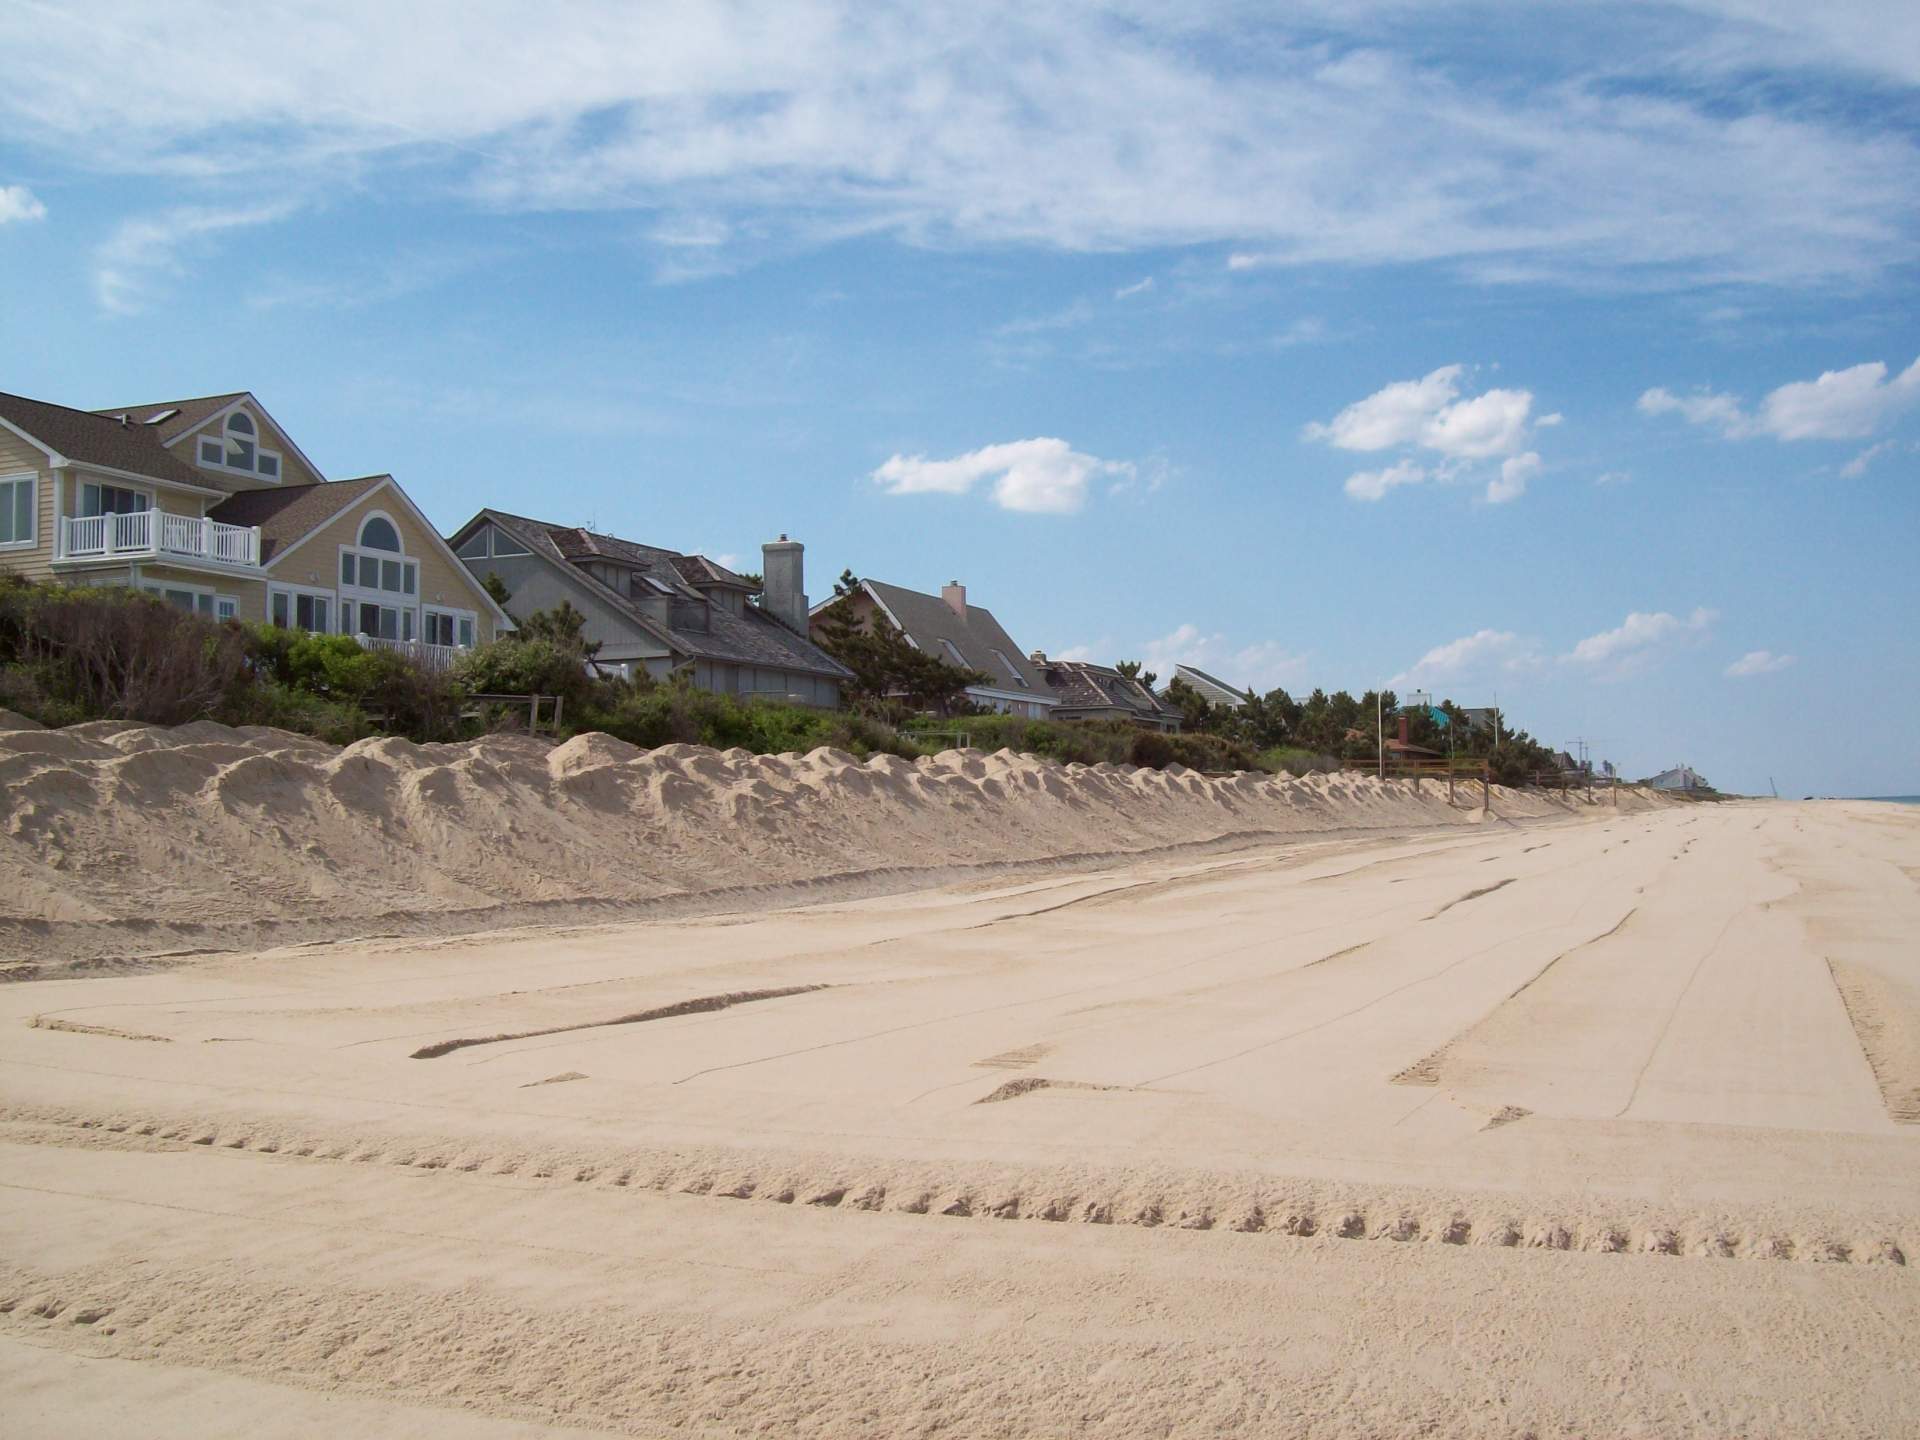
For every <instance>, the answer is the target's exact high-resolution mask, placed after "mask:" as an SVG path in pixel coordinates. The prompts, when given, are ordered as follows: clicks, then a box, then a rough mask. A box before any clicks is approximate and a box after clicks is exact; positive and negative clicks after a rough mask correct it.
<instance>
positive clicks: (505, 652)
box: [453, 636, 606, 717]
mask: <svg viewBox="0 0 1920 1440" xmlns="http://www.w3.org/2000/svg"><path fill="white" fill-rule="evenodd" d="M453 673H454V677H455V678H456V679H457V680H458V681H459V683H460V685H461V687H462V688H463V689H464V690H466V692H467V693H468V694H470V695H557V696H559V697H560V699H561V701H562V714H563V717H564V713H565V711H567V710H578V709H582V708H584V707H586V706H587V705H589V704H591V703H593V702H594V701H595V700H596V699H600V698H601V697H600V696H599V694H598V692H599V691H600V689H601V687H602V685H603V684H605V683H606V682H603V681H601V680H598V679H596V678H595V677H594V676H592V675H590V674H588V673H587V665H586V657H585V656H584V655H583V654H582V653H581V651H580V650H579V649H578V648H577V647H575V646H572V645H568V644H565V643H563V642H561V641H558V640H552V639H544V638H540V637H537V636H536V637H534V638H530V639H524V640H523V639H516V638H514V637H513V636H507V637H504V638H502V639H499V640H495V641H494V642H493V643H492V644H490V645H480V646H477V647H475V648H474V649H472V650H470V651H468V652H467V653H466V654H465V655H463V656H461V657H460V660H459V662H458V663H457V664H456V665H455V666H454V670H453Z"/></svg>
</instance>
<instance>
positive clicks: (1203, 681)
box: [1160, 665, 1247, 710]
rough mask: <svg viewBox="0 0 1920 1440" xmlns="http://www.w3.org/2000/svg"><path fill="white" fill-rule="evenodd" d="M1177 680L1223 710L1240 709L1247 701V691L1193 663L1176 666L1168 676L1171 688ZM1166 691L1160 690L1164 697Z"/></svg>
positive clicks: (1168, 683)
mask: <svg viewBox="0 0 1920 1440" xmlns="http://www.w3.org/2000/svg"><path fill="white" fill-rule="evenodd" d="M1175 680H1178V681H1180V682H1181V683H1182V684H1184V685H1186V686H1187V687H1188V688H1189V689H1191V690H1194V691H1196V692H1197V693H1198V694H1199V696H1200V698H1201V699H1203V700H1205V701H1206V702H1207V703H1208V704H1209V705H1218V706H1220V708H1221V709H1223V710H1238V709H1240V708H1241V707H1242V706H1243V705H1245V704H1246V703H1247V692H1246V691H1244V690H1236V689H1234V688H1233V686H1231V685H1229V684H1228V683H1227V682H1226V681H1224V680H1222V679H1220V678H1219V677H1218V676H1215V675H1209V674H1208V673H1207V672H1206V671H1204V670H1198V669H1195V668H1194V667H1193V666H1191V665H1176V666H1174V667H1173V674H1172V675H1170V676H1168V677H1167V685H1168V687H1169V688H1171V687H1172V685H1173V682H1174V681H1175ZM1166 693H1167V692H1166V691H1165V690H1162V691H1161V692H1160V694H1161V696H1162V698H1164V697H1165V696H1166Z"/></svg>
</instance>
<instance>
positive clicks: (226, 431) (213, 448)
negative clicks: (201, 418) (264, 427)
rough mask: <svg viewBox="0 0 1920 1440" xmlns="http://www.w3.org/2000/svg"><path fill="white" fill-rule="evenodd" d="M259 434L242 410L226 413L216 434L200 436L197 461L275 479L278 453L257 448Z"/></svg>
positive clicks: (251, 420)
mask: <svg viewBox="0 0 1920 1440" xmlns="http://www.w3.org/2000/svg"><path fill="white" fill-rule="evenodd" d="M259 438H260V431H259V428H258V427H257V426H256V425H255V424H254V423H253V417H252V416H251V415H249V414H247V412H246V411H244V410H236V411H234V412H233V413H232V414H231V415H229V416H227V419H226V423H225V424H224V425H223V426H221V434H220V435H219V436H218V437H215V436H210V435H203V436H201V437H200V463H201V464H202V465H217V466H218V467H219V468H220V469H222V470H240V471H244V472H245V473H247V474H249V475H259V476H262V477H263V478H265V479H268V480H278V479H279V478H280V454H279V452H278V451H275V450H263V449H261V448H260V444H259Z"/></svg>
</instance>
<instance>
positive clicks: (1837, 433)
mask: <svg viewBox="0 0 1920 1440" xmlns="http://www.w3.org/2000/svg"><path fill="white" fill-rule="evenodd" d="M1916 403H1920V360H1915V361H1914V362H1913V364H1911V365H1909V366H1908V367H1907V368H1906V369H1905V370H1903V371H1901V372H1900V373H1899V374H1898V375H1896V376H1894V377H1893V378H1892V379H1891V380H1889V379H1888V378H1887V366H1886V364H1885V362H1884V361H1880V360H1869V361H1867V362H1865V363H1864V364H1860V365H1850V366H1848V367H1847V368H1846V369H1845V370H1827V371H1823V372H1822V373H1821V374H1820V376H1819V377H1818V378H1817V379H1813V380H1794V381H1791V382H1789V383H1788V384H1785V385H1781V386H1779V387H1777V388H1776V389H1773V390H1770V391H1768V392H1767V395H1766V397H1765V398H1764V399H1763V400H1761V402H1760V405H1759V408H1758V409H1757V410H1755V411H1753V412H1752V413H1749V412H1748V411H1747V410H1746V408H1745V407H1744V406H1743V405H1742V404H1741V401H1740V398H1739V397H1738V396H1737V395H1730V394H1724V393H1719V392H1716V391H1713V390H1705V389H1702V390H1694V391H1690V392H1688V393H1686V394H1681V395H1676V394H1674V393H1673V392H1672V391H1670V390H1668V389H1666V388H1665V387H1662V386H1656V387H1654V388H1653V389H1651V390H1648V391H1646V392H1645V393H1644V394H1642V395H1641V396H1640V400H1639V409H1640V412H1641V414H1643V415H1675V414H1677V415H1679V416H1680V417H1681V418H1682V419H1684V420H1685V421H1686V422H1687V423H1688V424H1690V425H1701V426H1705V427H1707V428H1709V429H1715V430H1718V431H1719V432H1720V433H1721V434H1722V435H1723V436H1724V437H1725V438H1727V439H1729V440H1744V439H1747V438H1749V437H1751V436H1754V435H1770V436H1772V437H1773V438H1774V439H1776V440H1862V439H1865V438H1866V437H1867V436H1869V435H1872V434H1873V433H1874V432H1875V431H1876V430H1879V429H1880V428H1881V427H1882V426H1884V425H1886V424H1887V423H1889V422H1890V421H1892V420H1893V419H1894V418H1896V417H1897V416H1898V415H1899V414H1900V413H1901V412H1902V411H1904V410H1906V409H1907V408H1909V407H1910V406H1912V405H1914V404H1916ZM1863 468H1864V467H1863Z"/></svg>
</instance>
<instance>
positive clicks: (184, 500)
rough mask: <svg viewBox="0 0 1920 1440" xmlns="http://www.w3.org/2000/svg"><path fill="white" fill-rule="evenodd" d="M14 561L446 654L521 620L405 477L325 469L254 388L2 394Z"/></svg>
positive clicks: (422, 653)
mask: <svg viewBox="0 0 1920 1440" xmlns="http://www.w3.org/2000/svg"><path fill="white" fill-rule="evenodd" d="M0 570H11V571H13V572H15V573H17V574H21V575H25V576H27V577H28V578H30V579H36V580H55V581H61V582H65V583H70V584H77V585H131V586H135V587H137V588H139V589H141V590H146V591H148V592H150V593H152V594H154V595H157V596H159V597H160V598H161V599H163V600H165V601H167V602H168V603H169V604H173V605H178V606H180V607H181V608H182V609H186V610H192V611H194V612H196V613H198V614H201V615H205V616H207V617H208V618H209V619H240V620H252V621H272V622H273V623H274V624H277V625H281V626H284V627H287V628H290V629H301V630H314V631H324V632H327V633H332V634H342V635H352V636H356V637H358V638H359V639H360V641H361V643H362V644H364V645H367V646H369V647H379V648H391V649H398V650H402V651H405V652H407V653H410V654H412V655H414V656H416V657H417V658H419V659H422V660H424V661H426V662H428V663H430V664H445V663H447V662H448V661H450V660H451V659H452V657H453V656H454V655H456V654H457V653H458V652H459V651H460V650H461V649H463V648H465V647H468V646H472V645H476V644H481V643H484V642H486V641H488V640H491V639H493V638H494V636H495V634H496V633H498V632H500V631H505V630H510V629H512V628H513V622H512V621H511V620H510V619H508V618H507V615H506V612H505V611H503V610H501V609H500V607H499V606H498V605H495V604H494V603H493V600H492V599H491V598H490V597H489V596H488V595H487V593H486V591H485V590H483V589H482V588H481V587H480V585H479V583H478V582H477V581H476V580H475V579H474V577H473V575H472V574H471V572H470V571H469V570H468V569H467V567H466V566H465V565H463V564H461V563H460V561H459V560H457V559H456V558H455V557H454V555H453V552H452V551H451V550H449V549H448V548H447V545H446V542H445V541H444V540H442V539H441V538H440V534H439V532H438V531H437V530H436V529H435V528H434V527H433V526H432V525H431V524H430V523H429V522H428V521H427V519H426V517H425V516H424V515H422V514H421V513H420V511H419V510H418V509H417V508H416V507H415V505H414V503H413V501H412V500H410V499H408V498H407V493H406V491H404V490H403V489H401V488H400V484H399V482H398V481H396V480H395V479H394V478H393V477H392V476H391V475H368V476H363V477H360V478H358V479H353V480H328V479H327V478H326V477H324V476H323V475H321V473H320V472H319V470H318V468H317V467H315V465H314V464H313V462H312V461H311V460H309V459H308V458H307V457H306V455H305V454H304V453H302V451H301V449H300V447H299V446H298V445H296V444H295V443H294V441H293V438H292V437H291V436H289V435H288V434H287V433H286V432H285V431H284V430H282V429H281V428H280V426H279V424H278V422H276V421H275V420H274V418H273V417H272V416H271V415H269V414H268V413H267V410H266V407H265V406H263V405H262V404H261V403H260V402H259V401H258V400H256V399H255V398H254V397H253V396H252V395H250V394H247V393H245V392H241V393H238V394H231V395H210V396H204V397H202V398H200V399H196V400H172V401H162V402H159V403H155V404H148V405H129V406H124V407H115V408H111V409H107V410H97V411H89V410H72V409H69V408H67V407H66V406H64V405H54V404H50V403H48V402H46V401H43V400H30V399H27V398H26V397H24V396H19V395H8V394H4V393H0Z"/></svg>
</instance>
